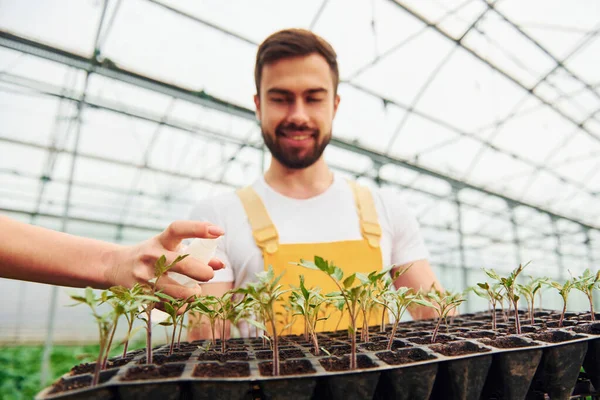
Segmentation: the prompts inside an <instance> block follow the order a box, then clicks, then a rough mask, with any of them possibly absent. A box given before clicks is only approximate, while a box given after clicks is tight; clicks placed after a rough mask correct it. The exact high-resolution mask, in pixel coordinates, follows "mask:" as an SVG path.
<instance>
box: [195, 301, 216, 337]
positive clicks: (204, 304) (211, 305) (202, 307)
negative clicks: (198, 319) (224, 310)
mask: <svg viewBox="0 0 600 400" xmlns="http://www.w3.org/2000/svg"><path fill="white" fill-rule="evenodd" d="M218 306H219V303H218V302H217V298H216V297H215V296H211V295H206V296H201V297H198V298H197V299H196V300H195V301H194V302H193V303H192V305H191V308H192V309H193V310H194V311H195V312H198V313H199V314H200V315H204V316H206V318H207V319H208V323H209V325H210V333H211V339H212V344H213V346H216V345H217V333H216V325H217V319H218V318H219V315H218V314H217V307H218Z"/></svg>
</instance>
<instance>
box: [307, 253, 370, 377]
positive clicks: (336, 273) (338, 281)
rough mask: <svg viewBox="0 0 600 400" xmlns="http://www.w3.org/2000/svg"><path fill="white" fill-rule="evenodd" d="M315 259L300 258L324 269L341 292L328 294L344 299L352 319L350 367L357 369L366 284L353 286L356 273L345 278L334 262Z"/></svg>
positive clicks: (314, 267) (319, 258) (311, 267)
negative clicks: (359, 319)
mask: <svg viewBox="0 0 600 400" xmlns="http://www.w3.org/2000/svg"><path fill="white" fill-rule="evenodd" d="M314 260H315V261H314V262H311V261H306V260H300V263H299V264H297V265H300V266H302V267H305V268H309V269H315V270H320V271H323V272H324V273H325V274H327V276H329V278H331V279H332V280H333V282H334V283H335V285H336V286H337V287H338V289H339V292H334V293H330V294H328V295H327V296H329V297H333V298H336V297H337V298H341V299H343V301H344V303H345V305H346V309H347V311H348V314H349V315H350V321H349V323H348V333H349V334H350V369H351V370H353V369H356V322H357V316H358V312H359V307H358V304H359V300H360V298H361V296H362V292H363V291H364V290H365V286H364V285H357V286H353V284H354V281H355V280H356V273H354V274H351V275H349V276H348V277H346V278H345V279H344V271H342V269H341V268H339V267H337V266H335V265H334V264H333V263H332V262H329V261H326V260H324V259H323V258H321V257H319V256H315V259H314Z"/></svg>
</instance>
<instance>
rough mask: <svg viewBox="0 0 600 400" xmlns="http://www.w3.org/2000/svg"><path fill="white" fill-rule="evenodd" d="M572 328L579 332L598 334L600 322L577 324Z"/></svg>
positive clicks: (599, 333) (599, 332)
mask: <svg viewBox="0 0 600 400" xmlns="http://www.w3.org/2000/svg"><path fill="white" fill-rule="evenodd" d="M573 330H574V331H575V332H579V333H587V334H588V335H600V322H597V323H593V324H587V325H579V326H576V327H574V328H573Z"/></svg>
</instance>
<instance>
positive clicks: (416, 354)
mask: <svg viewBox="0 0 600 400" xmlns="http://www.w3.org/2000/svg"><path fill="white" fill-rule="evenodd" d="M375 355H376V356H377V358H379V359H380V360H383V361H385V362H386V363H387V364H390V365H400V364H409V363H413V362H417V361H425V360H433V359H435V358H437V357H436V356H434V355H432V354H429V353H427V352H426V351H425V350H422V349H404V350H399V351H384V352H381V353H377V354H375Z"/></svg>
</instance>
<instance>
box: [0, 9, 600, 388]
mask: <svg viewBox="0 0 600 400" xmlns="http://www.w3.org/2000/svg"><path fill="white" fill-rule="evenodd" d="M287 28H302V29H306V30H310V31H312V32H314V33H316V34H317V35H319V36H320V37H322V38H324V39H325V40H326V41H327V42H329V43H330V44H331V45H332V47H333V48H334V49H335V52H336V53H337V61H338V63H339V88H338V94H339V96H340V98H341V102H340V103H339V108H338V109H337V114H336V115H335V119H334V121H333V128H332V138H331V140H330V142H329V145H328V146H327V149H326V150H325V152H324V153H323V157H324V159H325V162H326V164H327V165H328V166H329V168H330V169H331V170H332V171H333V172H334V174H335V176H336V177H342V178H347V179H351V180H355V181H356V182H358V183H359V184H361V185H362V186H364V187H367V188H369V189H370V190H373V191H374V190H382V191H383V190H385V191H389V192H393V194H394V195H395V196H397V198H399V199H400V201H402V202H403V203H404V204H405V206H406V207H407V208H408V210H410V213H412V215H414V217H415V218H416V220H417V221H418V224H419V226H420V234H421V236H422V238H423V241H424V243H425V246H426V248H427V252H428V255H429V257H428V261H429V263H430V265H431V269H432V270H433V272H434V273H435V275H436V276H437V278H438V279H439V281H440V282H441V284H442V285H443V286H444V288H446V289H449V290H452V291H458V292H462V291H465V292H464V293H465V294H464V296H465V298H466V299H467V301H466V302H464V303H462V304H461V305H460V306H459V308H458V310H459V315H460V313H473V312H478V311H487V310H488V305H487V301H486V300H485V299H484V298H481V297H478V296H477V295H476V294H475V293H474V291H472V290H471V291H467V289H468V288H470V287H473V286H474V285H476V284H477V283H479V282H485V281H486V280H489V277H488V276H487V275H486V273H485V271H484V270H483V269H484V268H485V269H486V270H492V269H493V270H494V271H496V272H497V273H498V274H501V275H505V276H506V275H508V274H509V273H510V272H511V271H513V270H514V269H515V268H516V267H518V266H519V265H527V266H526V268H525V269H524V272H523V273H522V278H523V282H525V278H527V279H529V277H532V278H533V279H536V278H547V280H548V281H556V282H565V281H566V280H568V279H575V278H576V277H578V276H581V275H582V274H583V273H584V272H585V271H586V270H590V271H591V273H592V274H596V272H597V271H598V268H599V267H600V72H599V71H600V68H599V67H598V66H599V65H600V3H598V2H597V1H593V0H582V1H577V2H567V1H559V0H525V1H517V0H495V1H494V0H425V1H423V0H309V1H299V0H297V1H276V0H255V1H243V0H226V1H221V0H196V1H190V0H61V1H57V0H51V1H48V0H18V1H16V0H12V1H11V0H5V1H0V192H1V193H2V194H1V196H0V212H1V214H2V215H3V216H5V217H8V218H9V219H10V220H14V221H19V222H22V223H25V224H30V225H36V226H40V227H43V228H48V229H51V230H54V231H59V232H66V233H68V234H72V235H77V236H82V237H86V238H93V239H99V240H102V241H105V242H111V243H118V244H123V245H128V246H134V245H136V244H138V243H140V242H142V241H145V240H147V239H150V238H152V237H154V236H156V235H158V234H159V233H161V232H162V231H163V230H164V229H165V228H166V227H167V226H169V224H170V223H172V222H173V221H177V220H187V219H189V218H190V217H191V215H192V213H193V210H194V208H195V206H196V205H197V204H198V203H199V202H201V201H203V200H205V199H209V198H211V197H214V196H221V195H224V194H226V193H229V192H234V191H235V190H236V189H240V188H242V187H245V186H247V185H250V184H252V183H253V182H255V181H256V180H257V179H259V178H260V177H262V176H263V174H264V173H265V172H266V171H267V169H268V168H269V165H270V164H271V162H272V158H271V154H270V152H269V149H268V148H267V146H266V145H265V142H264V140H263V132H262V129H261V123H260V122H259V120H258V118H257V114H256V106H255V102H254V95H255V94H256V86H255V82H254V68H255V62H256V52H257V48H258V46H259V45H260V44H261V42H263V40H264V39H265V38H267V37H268V36H269V35H270V34H272V33H274V32H277V31H279V30H282V29H287ZM315 229H322V227H315ZM226 235H227V232H226ZM8 251H9V252H10V249H8ZM33 251H34V252H39V253H43V252H44V251H45V250H44V249H43V248H39V249H35V250H33ZM0 261H2V256H1V255H0ZM73 267H74V268H76V267H77V266H76V265H74V266H73ZM30 280H31V281H35V278H30V279H25V280H16V279H0V299H1V301H2V304H3V306H2V311H1V313H2V318H1V321H2V324H1V325H0V342H1V344H0V346H1V347H0V360H2V367H0V397H1V398H3V399H21V398H23V399H25V398H31V397H33V396H34V395H36V394H37V393H38V392H39V391H40V390H42V389H43V388H44V387H46V386H48V385H50V384H51V383H52V382H53V381H54V380H56V379H58V378H59V377H60V376H62V375H63V374H65V373H67V372H68V371H69V369H70V368H71V366H73V365H76V364H78V363H80V362H82V361H80V360H86V361H93V360H94V357H93V356H90V355H89V354H88V356H87V357H88V358H87V359H86V358H85V354H86V353H90V352H91V353H93V352H94V351H96V352H97V349H96V350H94V347H93V346H94V345H95V344H97V343H98V327H97V325H96V324H95V322H94V318H93V317H92V315H91V314H90V310H89V308H87V307H86V306H84V305H79V306H77V307H73V305H74V301H73V299H72V298H71V296H72V295H81V293H83V290H84V289H83V288H74V287H66V286H55V285H49V284H44V283H35V282H29V281H30ZM99 292H100V291H99V290H98V291H96V292H95V293H99ZM542 292H543V297H542V300H541V304H537V306H538V307H541V308H543V309H547V310H558V311H560V310H561V309H562V307H563V300H562V298H561V295H560V293H559V292H558V291H557V290H555V289H553V288H552V287H551V286H550V285H548V286H547V287H544V288H543V289H542ZM593 302H594V304H595V307H596V308H597V309H598V310H600V296H596V298H594V301H593ZM522 303H523V304H521V306H522V307H525V304H524V302H522ZM567 308H568V310H569V311H572V312H586V311H589V305H588V298H586V296H585V294H584V293H582V292H580V291H577V290H573V291H572V293H571V295H570V296H569V302H568V307H567ZM405 319H406V320H410V319H411V318H410V316H408V314H407V316H405ZM125 329H126V327H125V324H121V325H120V326H119V327H118V332H121V331H123V332H124V330H125ZM154 332H155V333H154V340H155V343H156V344H160V343H166V342H168V341H169V340H170V339H169V335H170V330H167V328H166V327H161V326H157V327H156V328H155V331H154ZM138 335H139V337H138V340H137V342H136V343H138V342H139V346H138V347H140V348H141V347H143V346H144V337H145V336H144V333H143V329H141V330H140V331H138ZM69 349H74V350H69ZM60 352H65V353H64V354H63V353H60ZM59 353H60V354H59ZM61 354H62V355H61ZM65 354H66V355H65ZM61 357H62V358H61ZM59 359H60V360H59ZM598 389H600V388H598Z"/></svg>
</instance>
